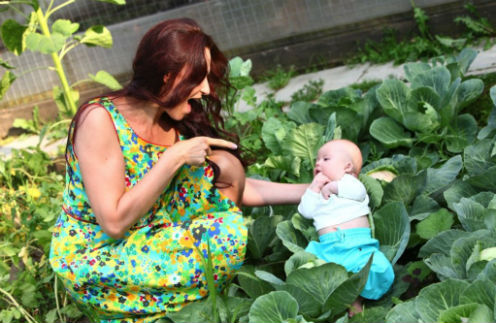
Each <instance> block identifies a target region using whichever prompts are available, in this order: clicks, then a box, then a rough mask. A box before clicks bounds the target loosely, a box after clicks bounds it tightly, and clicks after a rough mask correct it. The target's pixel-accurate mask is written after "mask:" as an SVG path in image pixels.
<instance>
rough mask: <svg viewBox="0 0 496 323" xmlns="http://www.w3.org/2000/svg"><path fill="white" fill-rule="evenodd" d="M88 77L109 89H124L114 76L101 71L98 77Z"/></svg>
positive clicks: (97, 74) (90, 75) (91, 75)
mask: <svg viewBox="0 0 496 323" xmlns="http://www.w3.org/2000/svg"><path fill="white" fill-rule="evenodd" d="M88 76H89V77H90V78H91V79H92V80H93V81H94V82H97V83H100V84H102V85H105V86H106V87H108V88H109V89H111V90H113V91H116V90H120V89H122V85H121V84H120V83H119V81H117V80H116V79H115V78H114V77H113V76H112V74H110V73H108V72H106V71H103V70H100V71H98V72H97V73H96V75H93V74H88Z"/></svg>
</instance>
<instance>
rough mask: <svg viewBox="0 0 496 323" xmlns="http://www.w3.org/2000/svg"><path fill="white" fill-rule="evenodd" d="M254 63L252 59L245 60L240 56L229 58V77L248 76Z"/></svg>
mask: <svg viewBox="0 0 496 323" xmlns="http://www.w3.org/2000/svg"><path fill="white" fill-rule="evenodd" d="M252 65H253V64H252V62H251V59H247V60H246V61H243V59H242V58H241V57H239V56H236V57H233V58H231V59H230V60H229V78H232V77H248V76H249V75H250V71H251V68H252ZM250 85H251V84H250Z"/></svg>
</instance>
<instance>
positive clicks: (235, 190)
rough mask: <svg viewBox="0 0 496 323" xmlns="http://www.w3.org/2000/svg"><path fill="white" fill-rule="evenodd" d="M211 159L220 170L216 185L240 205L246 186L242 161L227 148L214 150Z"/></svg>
mask: <svg viewBox="0 0 496 323" xmlns="http://www.w3.org/2000/svg"><path fill="white" fill-rule="evenodd" d="M209 159H210V160H211V161H212V162H214V163H215V164H216V165H217V166H218V167H219V170H220V174H218V176H217V179H216V181H215V183H214V184H215V186H216V187H217V188H218V189H219V190H220V191H221V192H222V193H224V194H225V195H227V196H228V197H229V198H230V199H232V200H233V201H234V202H235V203H236V204H238V205H239V203H240V202H241V197H242V196H243V191H244V187H245V171H244V169H243V165H242V164H241V161H240V160H239V159H238V158H236V157H235V156H234V155H233V154H231V153H229V152H227V151H225V150H213V151H212V154H211V155H210V156H209Z"/></svg>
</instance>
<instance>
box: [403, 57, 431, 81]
mask: <svg viewBox="0 0 496 323" xmlns="http://www.w3.org/2000/svg"><path fill="white" fill-rule="evenodd" d="M431 68H432V67H431V66H430V65H429V64H427V63H422V62H416V63H406V64H404V65H403V69H404V70H405V75H406V79H407V80H408V81H409V82H410V83H411V82H412V81H413V79H414V78H415V77H416V76H417V75H419V74H422V73H424V72H427V71H428V70H430V69H431Z"/></svg>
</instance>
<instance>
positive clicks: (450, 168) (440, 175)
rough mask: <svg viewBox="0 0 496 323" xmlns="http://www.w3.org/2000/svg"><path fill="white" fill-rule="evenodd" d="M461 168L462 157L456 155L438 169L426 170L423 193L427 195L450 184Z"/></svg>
mask: <svg viewBox="0 0 496 323" xmlns="http://www.w3.org/2000/svg"><path fill="white" fill-rule="evenodd" d="M462 167H463V163H462V157H461V156H460V155H456V156H454V157H451V158H450V159H448V160H447V161H446V162H445V163H444V164H443V165H442V166H441V167H439V168H428V169H427V171H426V172H427V175H426V183H425V188H424V190H423V193H425V194H427V195H429V194H432V193H434V192H436V191H439V190H441V189H443V188H445V187H446V186H448V185H449V184H451V183H452V182H453V181H454V180H455V179H456V177H457V176H458V174H459V173H460V170H461V169H462Z"/></svg>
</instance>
